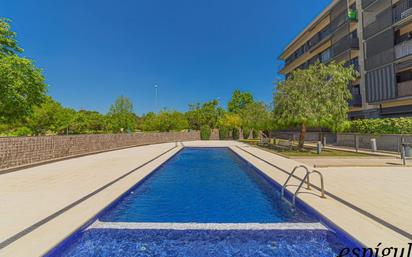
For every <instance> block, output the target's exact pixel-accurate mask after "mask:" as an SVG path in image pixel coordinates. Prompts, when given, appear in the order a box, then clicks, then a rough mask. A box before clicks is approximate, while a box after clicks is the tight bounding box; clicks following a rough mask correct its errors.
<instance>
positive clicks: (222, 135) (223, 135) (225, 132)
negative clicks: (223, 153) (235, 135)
mask: <svg viewBox="0 0 412 257" xmlns="http://www.w3.org/2000/svg"><path fill="white" fill-rule="evenodd" d="M228 138H229V129H228V128H226V127H221V128H219V139H220V140H226V139H228Z"/></svg>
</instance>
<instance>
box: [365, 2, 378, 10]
mask: <svg viewBox="0 0 412 257" xmlns="http://www.w3.org/2000/svg"><path fill="white" fill-rule="evenodd" d="M375 1H376V0H362V8H363V9H365V8H366V7H368V6H369V5H370V4H372V3H373V2H375Z"/></svg>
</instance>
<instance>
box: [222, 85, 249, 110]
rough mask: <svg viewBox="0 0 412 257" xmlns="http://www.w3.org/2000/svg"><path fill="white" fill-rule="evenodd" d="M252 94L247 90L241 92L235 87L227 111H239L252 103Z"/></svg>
mask: <svg viewBox="0 0 412 257" xmlns="http://www.w3.org/2000/svg"><path fill="white" fill-rule="evenodd" d="M253 101H254V100H253V96H252V94H251V93H249V92H241V91H240V90H238V89H236V90H235V91H234V92H233V95H232V99H231V100H230V101H229V103H228V111H229V112H233V113H240V111H241V110H242V109H243V108H245V107H246V105H248V104H250V103H253Z"/></svg>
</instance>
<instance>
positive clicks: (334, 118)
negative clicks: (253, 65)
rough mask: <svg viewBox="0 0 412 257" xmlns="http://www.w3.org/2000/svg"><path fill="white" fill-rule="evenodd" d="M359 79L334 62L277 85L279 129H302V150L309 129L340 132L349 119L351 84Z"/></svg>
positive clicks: (318, 65)
mask: <svg viewBox="0 0 412 257" xmlns="http://www.w3.org/2000/svg"><path fill="white" fill-rule="evenodd" d="M355 78H356V72H355V71H354V69H353V67H348V68H346V67H344V66H343V65H342V64H336V63H334V62H332V63H330V64H329V65H325V64H322V63H319V62H317V63H315V64H314V65H312V66H310V67H309V68H308V69H305V70H300V69H298V70H296V71H294V72H292V74H291V76H290V78H289V79H287V80H286V81H281V82H279V83H278V84H277V92H276V95H275V97H274V103H275V109H274V116H275V119H276V122H277V125H278V126H279V127H290V126H299V127H300V137H299V148H300V149H303V146H304V141H305V133H306V128H307V127H326V128H330V129H332V130H335V131H339V130H341V129H342V128H343V127H344V124H345V121H346V120H347V117H348V111H349V107H348V101H349V100H350V99H351V97H352V96H351V93H350V91H349V90H348V84H349V82H350V81H353V80H354V79H355Z"/></svg>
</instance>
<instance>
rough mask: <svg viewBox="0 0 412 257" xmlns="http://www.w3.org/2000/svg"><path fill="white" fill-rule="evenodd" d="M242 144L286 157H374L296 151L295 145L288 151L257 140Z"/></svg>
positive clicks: (346, 152) (311, 150)
mask: <svg viewBox="0 0 412 257" xmlns="http://www.w3.org/2000/svg"><path fill="white" fill-rule="evenodd" d="M241 141H242V142H244V143H248V144H251V145H255V146H257V147H259V148H263V149H265V150H269V151H271V152H274V153H277V154H280V155H284V156H287V157H372V156H375V155H372V154H366V153H356V152H348V151H340V150H334V149H323V150H322V152H321V153H320V154H318V153H317V152H316V148H315V147H310V146H305V149H304V150H303V151H298V150H297V149H296V144H294V145H293V149H292V150H289V149H287V148H285V147H278V146H275V145H273V144H269V145H262V144H260V142H259V141H258V140H241Z"/></svg>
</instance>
